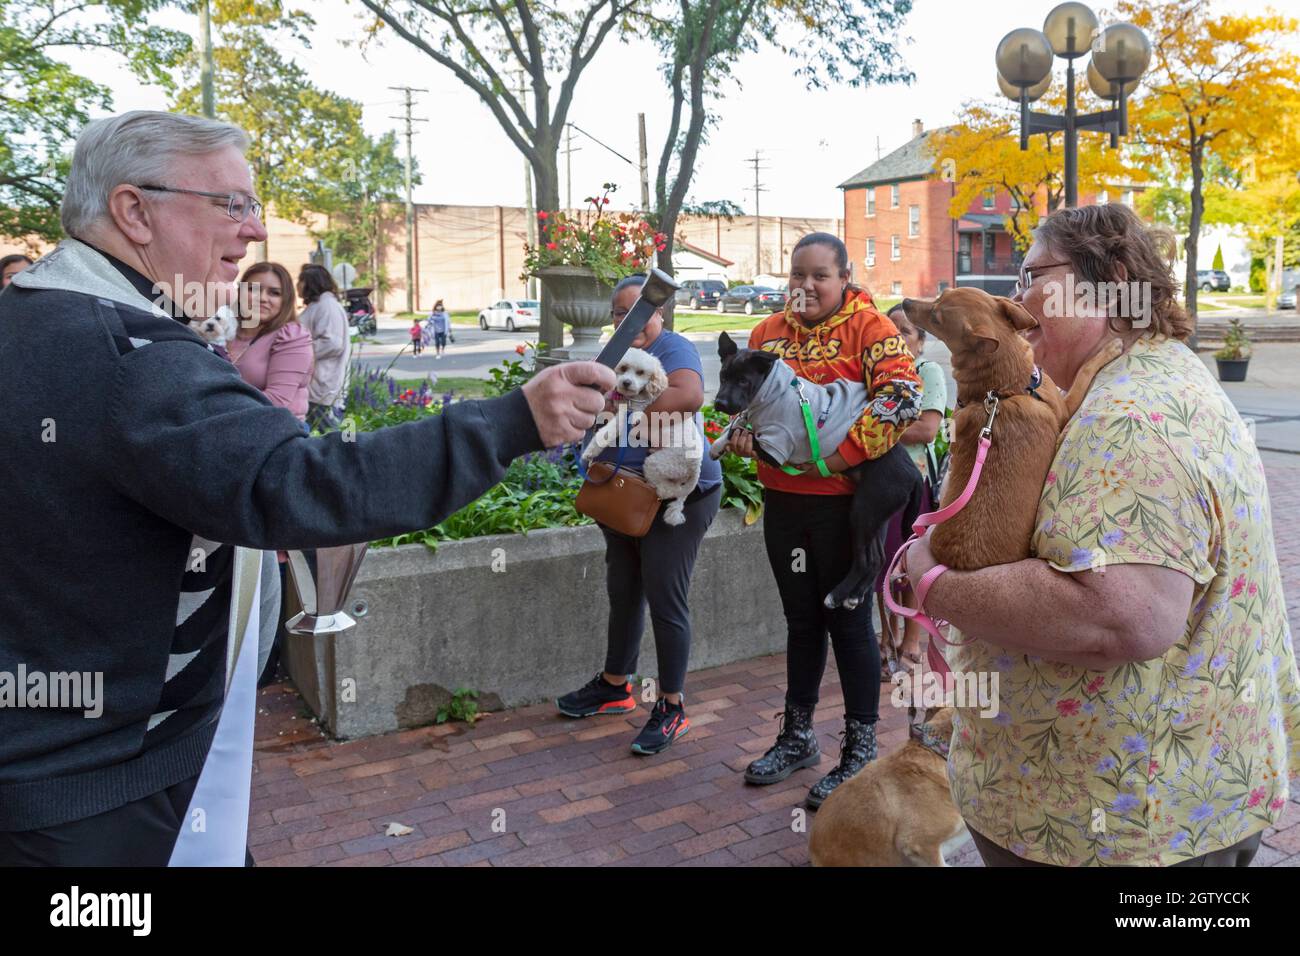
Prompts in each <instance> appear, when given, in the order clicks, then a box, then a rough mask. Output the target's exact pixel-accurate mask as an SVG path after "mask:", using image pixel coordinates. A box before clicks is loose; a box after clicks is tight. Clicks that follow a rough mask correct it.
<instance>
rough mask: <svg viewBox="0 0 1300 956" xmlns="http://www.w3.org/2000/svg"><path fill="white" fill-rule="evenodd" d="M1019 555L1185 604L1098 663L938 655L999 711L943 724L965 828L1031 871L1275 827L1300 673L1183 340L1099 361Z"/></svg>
mask: <svg viewBox="0 0 1300 956" xmlns="http://www.w3.org/2000/svg"><path fill="white" fill-rule="evenodd" d="M994 441H995V445H994V449H995V451H994V453H995V454H996V430H995V436H994ZM1032 544H1033V550H1034V553H1035V554H1036V555H1037V556H1038V557H1040V558H1044V559H1046V560H1047V561H1049V562H1051V564H1052V565H1053V566H1054V567H1055V568H1057V569H1059V570H1061V571H1071V572H1077V571H1082V572H1089V573H1102V574H1104V573H1105V569H1106V568H1107V567H1108V566H1113V565H1118V564H1130V563H1135V564H1156V565H1160V566H1163V567H1167V568H1174V569H1176V570H1178V571H1181V572H1183V573H1184V574H1186V575H1187V576H1188V577H1190V578H1192V580H1193V581H1194V582H1195V590H1194V592H1193V599H1192V606H1191V607H1190V608H1189V610H1188V614H1187V627H1186V630H1185V632H1184V634H1183V638H1182V639H1181V640H1180V641H1178V642H1177V643H1175V644H1174V645H1173V646H1172V647H1170V648H1169V649H1168V650H1167V651H1166V652H1165V653H1164V655H1163V656H1161V657H1159V658H1156V659H1154V660H1150V661H1145V662H1141V663H1135V664H1126V665H1124V666H1122V667H1118V668H1116V669H1114V670H1107V671H1096V670H1085V669H1083V668H1080V667H1075V666H1073V665H1069V664H1063V663H1059V662H1054V661H1049V660H1045V659H1042V658H1037V657H1028V656H1025V655H1023V654H1015V653H1012V652H1010V651H1007V650H1005V649H1003V648H1001V647H998V646H996V645H994V644H991V643H988V642H986V641H979V640H974V641H967V642H964V643H963V644H961V645H960V646H957V647H949V648H947V649H945V656H946V658H947V660H948V664H949V666H950V667H951V668H952V669H953V670H954V671H964V672H971V671H976V672H978V671H988V672H989V673H992V672H994V671H996V672H997V673H998V693H999V701H998V704H999V707H998V713H997V715H996V716H993V717H981V716H980V711H979V710H978V709H977V708H976V709H972V708H960V709H959V711H958V715H957V719H956V721H955V722H954V733H953V740H952V749H951V759H950V761H949V778H950V783H951V787H952V794H953V798H954V800H955V801H956V803H957V806H958V808H959V809H960V811H961V813H962V815H963V816H964V817H965V819H966V821H967V823H968V824H969V825H970V826H971V827H973V828H974V829H976V830H978V831H979V832H980V833H981V834H983V835H984V836H986V837H988V838H989V839H990V840H992V841H994V842H995V843H997V844H999V845H1001V846H1003V847H1006V848H1007V849H1009V850H1010V851H1011V852H1013V853H1015V854H1016V855H1017V856H1020V857H1023V858H1025V859H1029V860H1033V861H1037V862H1042V863H1052V864H1058V865H1071V866H1079V865H1130V866H1132V865H1138V866H1143V865H1150V866H1168V865H1170V864H1173V863H1177V862H1179V861H1181V860H1186V859H1188V858H1190V857H1194V856H1201V855H1202V854H1206V853H1211V852H1213V851H1215V850H1219V849H1223V848H1225V847H1228V846H1231V845H1232V844H1234V843H1237V842H1240V841H1241V840H1244V839H1246V838H1247V837H1249V836H1252V835H1253V834H1255V833H1256V832H1258V831H1260V830H1263V829H1264V828H1265V827H1267V826H1269V825H1270V824H1271V823H1274V822H1276V821H1277V819H1278V818H1279V816H1280V815H1281V813H1282V809H1283V807H1284V805H1285V803H1286V800H1287V797H1288V777H1289V776H1291V775H1295V774H1296V773H1298V772H1300V679H1298V678H1297V673H1296V660H1295V655H1294V652H1293V649H1292V645H1291V632H1290V628H1289V626H1288V623H1287V612H1286V602H1285V600H1284V598H1283V595H1282V580H1281V572H1280V570H1279V566H1278V562H1277V555H1276V553H1275V550H1274V543H1273V524H1272V517H1271V514H1270V509H1269V498H1268V489H1267V488H1266V486H1265V481H1264V468H1263V465H1262V463H1261V461H1260V457H1259V453H1258V452H1257V451H1256V449H1255V443H1254V439H1253V436H1252V435H1251V434H1250V433H1249V431H1248V429H1247V426H1246V425H1245V423H1244V422H1243V421H1242V419H1241V416H1240V415H1238V414H1237V411H1236V409H1235V408H1234V407H1233V405H1232V403H1231V402H1230V401H1229V400H1228V397H1227V396H1226V395H1225V394H1224V392H1223V390H1222V389H1221V388H1220V387H1219V385H1218V383H1217V382H1215V381H1214V379H1213V378H1212V377H1211V376H1210V374H1209V372H1208V371H1207V370H1206V368H1205V366H1204V365H1203V364H1202V363H1201V360H1200V359H1199V358H1197V357H1196V355H1195V354H1194V353H1193V352H1192V351H1190V350H1189V349H1188V348H1187V347H1186V346H1184V345H1183V344H1181V343H1179V342H1177V341H1175V340H1172V339H1167V338H1161V337H1157V338H1146V339H1142V340H1140V341H1138V342H1137V343H1136V344H1134V345H1133V347H1132V348H1131V349H1130V350H1129V351H1128V352H1127V353H1125V354H1124V355H1123V356H1121V357H1120V358H1118V359H1116V360H1115V361H1113V362H1111V363H1110V364H1109V365H1107V366H1106V367H1105V368H1103V369H1102V370H1101V372H1100V373H1099V374H1098V376H1097V379H1096V381H1095V382H1094V384H1093V387H1092V389H1091V391H1090V392H1089V393H1088V396H1087V398H1086V400H1085V401H1084V404H1083V406H1082V407H1081V408H1080V409H1079V412H1078V413H1077V414H1076V415H1075V417H1074V418H1073V419H1071V421H1070V423H1069V424H1068V425H1067V427H1066V430H1065V432H1064V435H1063V438H1062V440H1061V443H1060V445H1059V447H1058V450H1057V456H1056V459H1055V461H1054V462H1053V465H1052V469H1051V472H1050V473H1049V475H1048V477H1047V482H1046V485H1045V487H1044V489H1043V494H1042V498H1041V500H1040V502H1039V508H1038V521H1037V526H1036V530H1035V532H1034V536H1033V541H1032Z"/></svg>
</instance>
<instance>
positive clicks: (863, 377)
mask: <svg viewBox="0 0 1300 956" xmlns="http://www.w3.org/2000/svg"><path fill="white" fill-rule="evenodd" d="M749 347H750V348H751V349H763V350H764V351H767V352H776V353H777V354H778V355H780V356H781V358H783V359H784V360H785V361H786V363H787V364H788V365H789V366H790V367H791V368H792V369H794V372H795V374H796V375H798V376H799V377H800V378H804V379H807V380H808V381H810V382H817V383H819V384H825V383H826V382H831V381H834V380H835V379H839V378H845V379H851V380H853V381H857V382H862V383H863V384H864V385H866V386H867V392H868V395H869V400H868V404H867V407H866V410H865V411H863V413H862V417H860V418H859V419H858V420H857V422H855V423H854V424H853V426H852V427H851V428H850V429H849V434H848V437H846V438H845V439H844V441H843V442H842V443H841V444H840V446H839V448H836V449H830V448H823V449H822V454H823V455H829V454H830V453H831V452H832V451H838V452H839V453H840V455H841V456H842V457H843V458H844V460H845V461H846V462H848V463H849V465H850V466H852V465H857V464H859V463H861V462H863V461H866V460H867V459H868V458H879V457H880V456H881V455H883V454H884V453H885V452H887V451H889V449H890V448H892V447H893V446H894V444H895V443H896V442H897V441H898V440H899V438H900V437H901V436H902V434H903V432H905V431H907V429H908V426H910V425H911V424H912V422H913V421H915V420H916V417H917V415H918V414H919V408H920V396H921V379H920V376H918V375H917V373H916V363H915V361H914V360H913V358H912V353H911V352H909V351H908V349H907V344H906V343H905V342H904V341H903V337H902V336H901V335H899V333H898V327H897V326H895V325H894V323H893V322H891V321H890V320H889V318H888V317H886V316H885V315H884V314H882V313H881V312H880V310H879V309H877V308H876V304H875V302H873V301H872V299H871V295H870V294H869V293H868V292H866V291H865V290H857V291H854V290H850V291H849V292H848V294H847V295H846V296H845V299H844V305H843V306H841V307H840V310H839V311H838V312H836V313H835V314H834V315H832V316H831V317H830V318H828V319H824V320H823V321H821V322H819V323H818V324H817V325H815V326H813V327H812V328H811V329H809V328H806V327H805V326H804V325H803V323H802V322H800V321H799V319H797V318H795V317H794V316H793V315H792V314H791V312H790V307H789V306H788V305H787V306H786V311H785V312H775V313H773V314H772V315H771V316H769V317H768V318H766V319H764V320H763V321H762V322H760V323H759V324H758V325H757V326H755V328H754V330H753V332H751V333H750V335H749ZM758 480H759V481H760V482H762V483H763V486H764V487H766V488H772V489H774V490H776V491H788V492H793V493H795V494H805V495H851V494H853V480H852V479H851V478H847V477H845V476H844V475H832V476H831V477H830V478H823V477H821V475H819V474H817V473H816V472H813V473H811V474H805V475H798V476H795V475H787V474H786V473H785V472H783V471H781V470H780V469H779V468H773V467H772V466H770V465H768V464H765V463H764V462H762V461H760V462H759V463H758Z"/></svg>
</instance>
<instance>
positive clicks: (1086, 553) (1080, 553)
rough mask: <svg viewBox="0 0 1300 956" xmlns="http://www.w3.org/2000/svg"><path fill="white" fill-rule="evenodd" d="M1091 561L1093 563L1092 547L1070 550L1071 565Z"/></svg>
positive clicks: (1089, 562)
mask: <svg viewBox="0 0 1300 956" xmlns="http://www.w3.org/2000/svg"><path fill="white" fill-rule="evenodd" d="M1091 563H1092V549H1091V548H1075V549H1074V550H1073V551H1071V552H1070V564H1071V565H1075V564H1091Z"/></svg>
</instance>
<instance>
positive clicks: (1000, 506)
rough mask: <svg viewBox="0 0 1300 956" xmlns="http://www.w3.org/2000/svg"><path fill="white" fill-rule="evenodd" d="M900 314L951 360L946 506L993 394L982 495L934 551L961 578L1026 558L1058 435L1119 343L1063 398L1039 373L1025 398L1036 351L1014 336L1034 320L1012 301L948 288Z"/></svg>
mask: <svg viewBox="0 0 1300 956" xmlns="http://www.w3.org/2000/svg"><path fill="white" fill-rule="evenodd" d="M903 310H904V312H905V313H906V315H907V318H908V320H909V321H911V322H912V323H913V324H914V325H915V326H916V327H917V328H920V329H924V330H925V331H926V332H928V333H930V334H931V335H933V336H935V337H937V338H939V339H940V340H942V341H943V342H944V344H945V345H947V346H948V348H949V350H950V351H951V352H952V377H953V379H954V380H955V381H956V382H957V411H956V412H955V413H954V414H953V435H952V448H951V452H950V453H951V455H952V462H951V464H950V465H949V470H948V476H947V479H946V480H945V481H944V486H943V489H942V495H941V504H942V505H943V506H947V505H948V504H949V503H951V502H952V501H953V500H954V499H956V498H957V497H958V496H959V495H960V494H961V493H962V490H963V489H964V488H965V487H966V482H967V481H968V480H969V479H970V474H971V470H972V469H973V468H974V466H975V455H976V452H978V451H979V441H980V430H981V429H983V428H984V426H985V425H986V424H987V423H988V411H987V410H986V409H985V407H984V399H985V396H986V395H987V394H988V393H989V392H990V391H994V392H996V393H997V394H998V412H997V419H996V421H995V422H994V425H993V431H992V441H993V445H992V448H991V449H990V450H989V455H988V457H987V459H986V460H985V462H984V471H983V473H982V475H981V476H980V481H979V487H978V488H977V489H976V491H975V494H974V496H973V497H972V498H971V499H970V501H969V502H968V503H967V504H966V507H964V508H963V509H962V510H961V511H959V512H958V513H957V514H956V515H954V516H953V517H951V518H949V519H948V520H947V521H945V522H943V523H942V524H939V525H936V526H935V528H934V529H933V530H932V531H931V532H930V550H931V551H932V552H933V553H934V556H935V558H937V559H938V560H939V561H940V562H942V563H943V564H946V565H947V566H948V567H950V568H953V569H955V570H958V571H974V570H978V569H979V568H986V567H989V566H990V565H994V564H1006V563H1008V562H1011V561H1020V560H1022V559H1024V558H1027V557H1029V539H1030V537H1031V536H1032V535H1033V531H1034V520H1035V518H1036V516H1037V514H1038V500H1039V498H1040V497H1041V496H1042V493H1043V484H1044V482H1046V480H1047V473H1048V471H1049V470H1050V469H1051V466H1052V460H1053V459H1054V458H1055V457H1056V447H1057V441H1058V439H1059V438H1060V435H1061V431H1062V429H1064V427H1065V423H1066V422H1068V421H1069V420H1070V418H1071V416H1073V415H1074V413H1075V412H1076V411H1078V409H1079V406H1080V405H1081V404H1082V403H1083V399H1084V396H1085V395H1086V394H1087V392H1088V389H1089V388H1090V387H1091V386H1092V380H1093V378H1094V376H1096V374H1097V372H1098V371H1099V370H1100V369H1101V367H1102V366H1103V365H1105V364H1107V363H1108V362H1110V361H1112V360H1113V359H1115V358H1116V357H1118V356H1119V354H1120V353H1121V352H1122V351H1123V343H1122V342H1121V341H1120V340H1119V339H1118V338H1117V339H1114V340H1112V341H1111V342H1110V343H1109V344H1108V345H1107V346H1106V347H1105V348H1104V349H1102V350H1101V351H1100V352H1099V353H1097V355H1095V356H1093V357H1092V358H1091V359H1089V360H1088V361H1087V362H1086V363H1085V364H1084V365H1083V367H1082V368H1080V369H1079V373H1078V374H1077V375H1076V376H1075V378H1074V382H1073V383H1071V385H1070V391H1069V393H1068V394H1066V395H1062V394H1061V391H1060V389H1059V388H1057V386H1056V385H1055V383H1053V382H1052V380H1051V379H1050V378H1049V377H1048V376H1047V373H1045V372H1040V373H1039V374H1040V375H1041V380H1040V381H1039V382H1038V383H1037V384H1036V385H1034V386H1033V388H1032V390H1031V388H1030V386H1031V385H1033V378H1034V374H1035V365H1034V351H1033V349H1032V348H1031V347H1030V345H1029V343H1028V342H1026V341H1025V339H1024V338H1023V337H1022V336H1021V335H1020V333H1021V332H1023V331H1025V330H1026V329H1032V328H1034V327H1035V326H1036V325H1037V324H1038V321H1037V320H1036V319H1035V318H1034V317H1033V316H1032V315H1030V314H1029V313H1028V312H1026V311H1025V310H1024V309H1023V308H1022V307H1021V306H1019V305H1018V304H1016V303H1015V302H1012V301H1011V300H1010V299H1000V298H995V297H994V296H991V295H989V294H988V293H987V292H984V291H982V290H980V289H971V288H960V289H949V290H947V291H945V292H944V293H943V294H941V295H940V296H939V297H938V298H937V299H904V300H903Z"/></svg>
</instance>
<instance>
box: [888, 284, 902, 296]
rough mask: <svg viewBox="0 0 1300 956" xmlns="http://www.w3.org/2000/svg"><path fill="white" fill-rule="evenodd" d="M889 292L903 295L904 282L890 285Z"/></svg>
mask: <svg viewBox="0 0 1300 956" xmlns="http://www.w3.org/2000/svg"><path fill="white" fill-rule="evenodd" d="M889 293H890V295H902V294H903V283H901V282H895V283H894V284H893V285H891V286H890V287H889Z"/></svg>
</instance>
